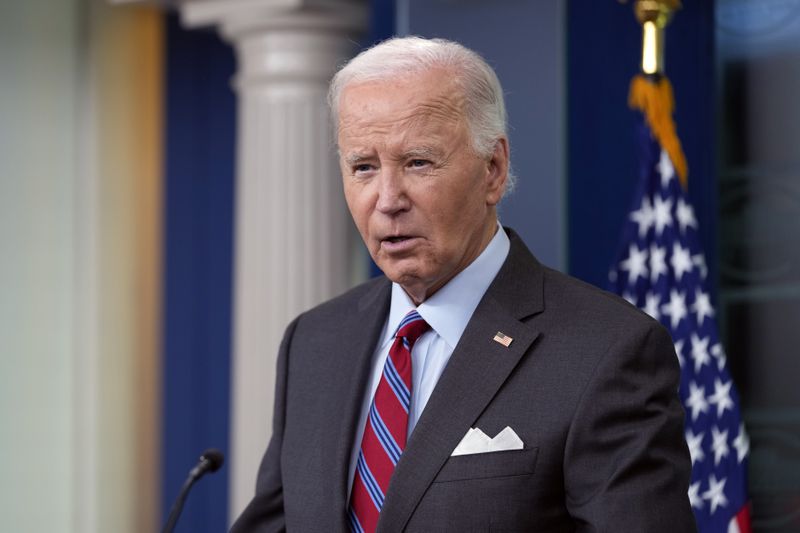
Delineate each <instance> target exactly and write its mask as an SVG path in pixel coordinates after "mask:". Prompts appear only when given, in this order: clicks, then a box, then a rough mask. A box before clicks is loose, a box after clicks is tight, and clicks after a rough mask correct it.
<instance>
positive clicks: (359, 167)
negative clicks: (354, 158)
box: [353, 163, 372, 174]
mask: <svg viewBox="0 0 800 533" xmlns="http://www.w3.org/2000/svg"><path fill="white" fill-rule="evenodd" d="M370 170H372V165H368V164H366V163H365V164H362V165H356V166H354V167H353V172H355V173H357V174H358V173H364V172H369V171H370Z"/></svg>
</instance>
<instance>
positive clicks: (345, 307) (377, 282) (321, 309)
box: [300, 276, 391, 318]
mask: <svg viewBox="0 0 800 533" xmlns="http://www.w3.org/2000/svg"><path fill="white" fill-rule="evenodd" d="M390 287H391V283H390V282H389V280H388V279H386V277H384V276H379V277H376V278H372V279H370V280H368V281H365V282H364V283H361V284H359V285H357V286H355V287H353V288H352V289H349V290H347V291H345V292H343V293H342V294H340V295H338V296H335V297H333V298H331V299H330V300H326V301H324V302H322V303H321V304H319V305H316V306H314V307H312V308H311V309H309V310H307V311H305V312H303V313H302V314H301V315H300V316H301V317H306V316H307V317H311V318H316V317H325V316H336V315H341V314H342V313H351V312H352V311H353V309H356V308H359V307H361V306H363V305H369V304H370V303H377V302H379V301H380V299H381V296H385V295H388V294H389V292H388V291H389V288H390Z"/></svg>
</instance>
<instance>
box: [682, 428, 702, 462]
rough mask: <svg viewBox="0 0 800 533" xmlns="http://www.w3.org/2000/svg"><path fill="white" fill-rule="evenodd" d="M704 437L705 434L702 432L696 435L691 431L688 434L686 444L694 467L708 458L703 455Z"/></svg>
mask: <svg viewBox="0 0 800 533" xmlns="http://www.w3.org/2000/svg"><path fill="white" fill-rule="evenodd" d="M703 435H705V434H704V433H702V432H701V433H700V434H698V435H695V434H694V432H693V431H692V430H691V429H690V430H689V431H687V432H686V444H687V445H688V446H689V455H691V456H692V466H694V464H695V463H697V462H699V461H702V460H703V459H705V458H706V454H704V453H703Z"/></svg>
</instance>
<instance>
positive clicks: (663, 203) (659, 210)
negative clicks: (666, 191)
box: [653, 196, 672, 236]
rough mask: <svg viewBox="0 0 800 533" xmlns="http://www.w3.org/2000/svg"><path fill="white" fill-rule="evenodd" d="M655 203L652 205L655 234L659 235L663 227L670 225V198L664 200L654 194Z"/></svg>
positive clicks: (662, 231)
mask: <svg viewBox="0 0 800 533" xmlns="http://www.w3.org/2000/svg"><path fill="white" fill-rule="evenodd" d="M655 200H656V203H655V205H654V206H653V218H654V223H655V226H656V235H657V236H661V234H662V233H664V228H666V227H667V226H671V225H672V213H671V211H672V200H671V199H669V198H667V199H666V200H665V199H663V198H661V196H656V198H655Z"/></svg>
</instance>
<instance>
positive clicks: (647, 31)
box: [620, 0, 689, 189]
mask: <svg viewBox="0 0 800 533" xmlns="http://www.w3.org/2000/svg"><path fill="white" fill-rule="evenodd" d="M626 1H627V0H620V2H622V3H625V2H626ZM680 8H681V2H680V0H635V2H634V4H633V10H634V13H635V14H636V20H638V21H639V24H641V25H642V72H643V74H639V75H637V76H635V77H634V78H633V80H632V81H631V90H630V94H629V96H628V105H629V106H630V107H631V108H633V109H636V110H638V111H640V112H641V113H642V114H644V116H645V120H647V124H648V126H650V131H652V132H653V135H655V138H656V140H657V141H658V142H659V144H660V145H661V147H662V148H663V149H664V150H666V152H667V155H669V158H670V160H671V161H672V166H673V167H675V171H676V172H677V173H678V177H679V178H680V182H681V185H683V188H684V189H685V188H686V184H687V180H686V178H687V175H688V173H689V167H688V165H687V163H686V156H685V155H684V153H683V149H682V148H681V142H680V140H679V139H678V134H677V133H676V131H675V122H674V121H673V120H672V112H673V111H674V109H675V99H674V97H673V95H672V85H670V83H669V80H668V79H667V77H666V76H665V75H664V48H665V47H664V33H665V32H664V29H665V28H666V27H667V24H669V21H670V19H671V18H672V14H673V13H674V12H675V11H676V10H678V9H680Z"/></svg>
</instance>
